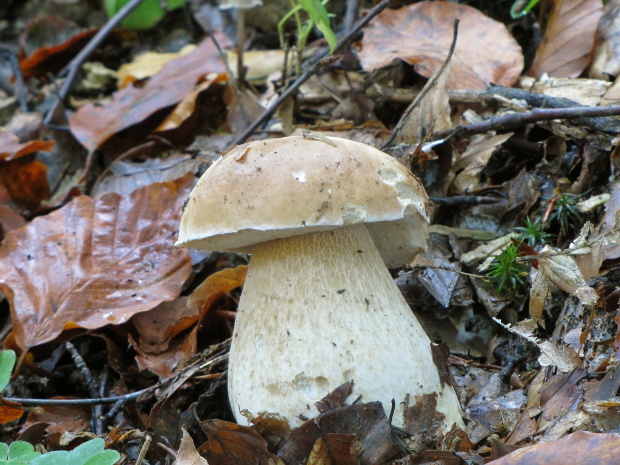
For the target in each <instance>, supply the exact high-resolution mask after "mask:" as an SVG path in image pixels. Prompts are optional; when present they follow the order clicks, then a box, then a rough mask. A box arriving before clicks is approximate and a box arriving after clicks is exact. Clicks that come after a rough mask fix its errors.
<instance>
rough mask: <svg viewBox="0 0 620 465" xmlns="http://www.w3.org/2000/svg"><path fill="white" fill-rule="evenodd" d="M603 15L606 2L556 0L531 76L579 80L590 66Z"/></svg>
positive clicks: (596, 0) (595, 0)
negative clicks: (544, 75)
mask: <svg viewBox="0 0 620 465" xmlns="http://www.w3.org/2000/svg"><path fill="white" fill-rule="evenodd" d="M602 15H603V2H602V0H555V1H554V2H553V8H552V10H551V14H550V15H549V20H548V21H547V28H546V30H545V35H544V37H543V40H542V41H541V42H540V45H539V46H538V50H536V56H535V57H534V62H533V63H532V66H531V67H530V70H529V71H528V74H529V75H530V76H534V77H535V78H540V77H541V76H542V75H543V74H544V73H546V74H548V75H549V76H553V77H571V78H575V77H579V75H580V74H581V73H582V72H583V70H584V69H586V66H588V64H590V60H591V58H592V51H593V49H594V36H595V34H596V27H597V25H598V22H599V20H600V19H601V16H602Z"/></svg>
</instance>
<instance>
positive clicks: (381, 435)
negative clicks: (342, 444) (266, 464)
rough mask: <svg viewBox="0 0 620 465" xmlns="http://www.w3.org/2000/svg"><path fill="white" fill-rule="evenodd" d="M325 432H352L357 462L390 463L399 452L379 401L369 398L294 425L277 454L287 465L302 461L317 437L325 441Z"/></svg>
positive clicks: (301, 462) (305, 459)
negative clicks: (359, 448) (357, 448)
mask: <svg viewBox="0 0 620 465" xmlns="http://www.w3.org/2000/svg"><path fill="white" fill-rule="evenodd" d="M329 434H342V435H355V437H356V440H357V441H359V444H360V445H361V447H362V453H361V454H360V456H359V463H360V464H361V465H371V464H377V463H391V461H392V460H394V459H395V458H397V457H398V456H399V455H401V454H402V453H401V451H400V449H399V448H398V447H396V445H395V444H394V442H393V441H392V439H391V427H390V422H389V420H388V418H387V417H386V416H385V412H384V410H383V406H382V405H381V402H369V403H366V404H362V403H357V404H352V405H347V406H345V407H338V408H335V409H333V410H330V411H328V412H326V413H324V414H322V415H320V416H319V417H318V418H316V419H314V420H309V421H307V422H306V423H304V424H302V425H301V426H299V427H297V428H295V429H294V430H293V432H292V433H291V435H290V436H289V437H287V438H286V439H284V441H282V444H281V445H280V447H279V449H278V456H279V457H280V458H282V460H284V462H285V463H286V464H287V465H305V464H306V463H307V461H308V457H309V456H310V454H311V453H312V450H313V449H314V447H315V444H316V442H317V440H318V439H319V438H323V440H324V441H325V440H326V436H327V435H329ZM327 441H328V442H329V439H327ZM317 447H318V446H317ZM355 447H357V446H355Z"/></svg>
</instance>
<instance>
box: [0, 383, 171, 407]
mask: <svg viewBox="0 0 620 465" xmlns="http://www.w3.org/2000/svg"><path fill="white" fill-rule="evenodd" d="M160 388H161V384H156V385H155V386H151V387H148V388H146V389H142V390H140V391H136V392H131V393H129V394H125V395H122V396H110V397H99V398H95V399H29V398H20V397H3V398H2V399H5V400H8V401H9V402H16V403H18V404H22V405H94V404H114V403H116V402H119V401H123V402H128V401H130V400H135V399H137V398H138V397H140V396H141V395H142V394H147V393H149V392H152V391H155V390H156V389H160Z"/></svg>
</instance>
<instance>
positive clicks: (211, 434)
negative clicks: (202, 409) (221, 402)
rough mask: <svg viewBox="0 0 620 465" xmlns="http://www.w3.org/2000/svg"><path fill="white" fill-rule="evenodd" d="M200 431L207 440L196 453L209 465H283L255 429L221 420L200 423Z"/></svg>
mask: <svg viewBox="0 0 620 465" xmlns="http://www.w3.org/2000/svg"><path fill="white" fill-rule="evenodd" d="M201 428H202V430H203V431H204V433H205V434H206V435H207V438H208V440H207V442H205V443H204V444H203V445H201V446H200V447H199V448H198V449H199V451H200V452H201V453H202V455H203V456H205V457H206V458H207V461H208V463H209V465H245V464H247V465H251V464H260V465H284V462H283V461H282V460H281V459H280V458H279V457H277V456H275V455H273V454H272V453H271V452H269V451H268V450H267V441H265V440H264V439H263V438H262V437H261V436H260V434H258V433H257V432H256V430H255V429H254V428H250V427H248V426H241V425H237V424H235V423H229V422H227V421H222V420H206V421H203V422H202V424H201Z"/></svg>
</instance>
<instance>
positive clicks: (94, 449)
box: [29, 438, 120, 465]
mask: <svg viewBox="0 0 620 465" xmlns="http://www.w3.org/2000/svg"><path fill="white" fill-rule="evenodd" d="M104 446H105V441H104V440H103V439H101V438H95V439H91V440H90V441H87V442H85V443H84V444H80V445H79V446H77V447H76V448H75V449H73V450H72V451H66V450H58V451H53V452H48V453H47V454H42V455H40V456H39V457H37V458H35V459H34V460H32V461H31V462H29V465H113V464H115V463H116V462H117V461H118V459H119V458H120V454H119V453H118V452H116V451H115V450H105V449H104Z"/></svg>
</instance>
